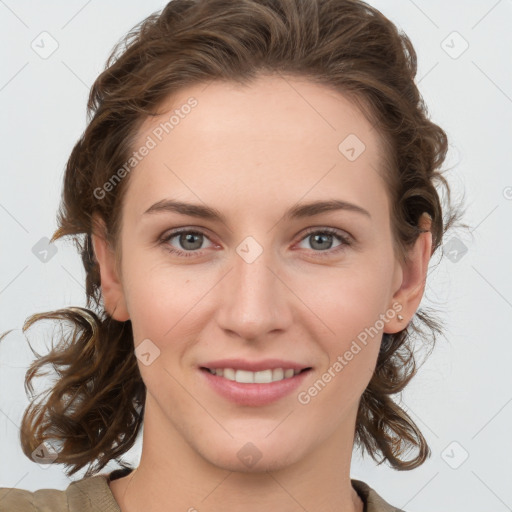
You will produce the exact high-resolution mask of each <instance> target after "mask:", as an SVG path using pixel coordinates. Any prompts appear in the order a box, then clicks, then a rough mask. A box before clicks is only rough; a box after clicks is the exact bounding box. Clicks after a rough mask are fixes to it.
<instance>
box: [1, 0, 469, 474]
mask: <svg viewBox="0 0 512 512" xmlns="http://www.w3.org/2000/svg"><path fill="white" fill-rule="evenodd" d="M416 72H417V56H416V53H415V50H414V48H413V45H412V43H411V41H410V40H409V38H408V37H407V35H406V34H404V33H403V32H401V31H399V30H398V29H397V27H396V26H395V25H394V24H393V23H392V22H391V21H390V20H389V19H387V18H386V17H385V16H384V15H383V14H382V13H381V12H379V11H378V10H377V9H375V8H373V7H372V6H370V5H368V4H366V3H365V2H363V1H359V0H308V1H301V0H236V1H232V0H173V1H171V2H170V3H168V4H167V5H166V6H165V7H164V8H163V9H162V10H161V12H157V13H154V14H152V15H150V16H149V17H148V18H146V19H145V20H143V21H142V22H141V23H140V24H138V25H137V26H136V27H134V28H133V29H132V30H131V31H130V32H129V33H128V34H127V35H126V36H125V37H124V38H123V39H122V40H121V41H120V42H119V43H118V44H117V45H116V46H115V47H114V49H113V50H112V53H111V55H110V56H109V58H108V60H107V63H106V66H105V69H104V71H103V72H102V73H101V74H100V75H99V77H98V78H97V80H96V81H95V82H94V84H93V86H92V89H91V91H90V96H89V99H88V105H87V109H88V110H87V111H88V124H87V127H86V129H85V131H84V133H83V134H82V136H81V137H80V139H79V140H78V142H77V143H76V145H75V146H74V148H73V150H72V152H71V155H70V157H69V160H68V162H67V165H66V171H65V176H64V184H63V195H62V202H61V205H60V209H59V212H58V215H57V221H58V229H57V230H56V231H55V233H54V235H53V237H52V242H54V241H55V240H57V239H59V238H62V237H72V239H73V241H74V242H75V244H76V246H77V249H78V251H79V252H80V254H81V258H82V262H83V265H84V268H85V274H86V295H87V304H86V307H85V308H82V307H68V308H64V309H59V310H56V311H51V312H45V313H40V314H34V315H32V316H30V317H29V318H28V319H27V320H26V322H25V324H24V326H23V332H25V331H26V330H27V329H28V328H29V327H30V326H31V325H33V324H34V322H38V321H40V320H43V319H46V320H55V321H58V322H61V323H64V324H65V326H66V329H62V331H61V336H60V337H59V340H58V341H59V343H58V344H57V345H56V346H54V347H52V350H51V351H50V352H49V353H48V354H47V355H45V356H41V355H40V354H37V356H38V358H37V359H36V360H34V362H33V363H32V364H31V366H30V367H29V369H28V371H27V373H26V377H25V389H26V391H27V390H28V391H30V392H31V393H32V394H33V387H32V385H31V381H32V379H33V378H34V377H35V376H36V375H38V374H40V370H41V369H42V368H43V367H44V366H45V365H51V366H52V367H53V368H54V370H55V371H56V372H57V374H58V377H59V379H58V380H57V381H56V382H55V383H54V384H52V387H51V389H50V390H49V393H48V395H49V396H48V397H47V398H46V399H45V400H43V401H42V403H40V404H39V403H36V402H35V400H34V401H33V402H32V403H31V404H30V405H29V407H27V410H26V411H25V413H24V416H23V419H22V424H21V428H20V440H21V445H22V449H23V452H24V453H25V454H26V455H27V456H28V457H30V458H32V456H31V454H32V452H33V451H34V450H35V449H36V448H37V447H38V446H39V445H40V444H41V443H43V442H45V441H53V442H54V443H50V445H51V446H53V445H54V444H55V441H56V442H57V444H58V445H59V448H60V449H59V451H58V458H57V459H56V460H55V462H56V463H61V464H65V465H66V468H68V469H67V474H68V476H70V475H72V474H74V473H75V472H76V471H78V470H79V469H81V468H82V467H84V466H85V465H87V464H89V468H88V470H87V473H86V475H85V476H90V475H92V474H94V473H97V472H98V471H100V470H101V469H102V468H103V467H104V466H105V465H106V464H107V463H108V462H109V461H110V460H112V459H115V460H116V461H117V462H118V463H119V464H121V465H122V466H123V467H130V466H129V465H126V464H125V463H124V462H123V461H122V459H121V456H122V455H123V453H125V452H126V451H128V450H129V449H130V448H131V447H132V445H133V444H134V442H135V440H136V438H137V435H138V432H139V429H140V427H141V423H142V421H143V416H144V406H145V398H146V388H145V385H144V383H143V381H142V378H141V375H140V372H139V369H138V365H137V360H136V356H135V353H134V341H133V335H132V326H131V321H130V320H127V321H126V322H119V321H116V320H114V319H113V318H112V317H111V316H110V315H109V314H108V313H107V312H106V311H105V309H104V305H103V302H102V296H101V288H100V274H99V268H98V263H97V261H96V259H95V256H94V253H93V248H92V244H91V233H92V231H93V213H97V214H99V216H100V217H101V219H102V220H103V221H104V223H105V227H106V232H105V233H104V235H105V236H106V238H107V240H108V241H109V243H110V244H111V245H112V247H113V248H116V247H117V245H116V244H117V241H118V235H119V226H120V220H121V219H120V212H121V206H122V201H123V196H124V193H125V190H126V187H127V185H128V183H129V177H125V178H123V179H122V180H121V181H120V182H119V183H118V184H117V185H116V186H115V188H114V189H113V190H112V191H110V192H108V193H106V194H104V197H101V199H100V198H98V197H96V196H97V195H98V194H95V193H94V191H95V190H97V189H99V188H102V187H103V186H104V184H105V183H106V182H107V181H109V179H111V177H112V176H113V174H114V173H115V171H116V170H118V169H119V168H121V167H122V166H123V164H125V162H127V161H128V160H129V158H130V156H131V155H132V152H133V150H134V148H133V142H134V140H135V136H136V135H137V131H138V129H139V127H140V125H141V123H142V122H143V121H144V120H145V119H146V118H147V116H154V115H157V114H158V113H159V112H158V108H159V107H160V106H161V105H162V104H163V102H164V101H165V100H166V99H167V98H169V97H170V95H172V94H173V93H175V92H176V91H178V90H180V89H182V88H186V87H187V86H190V85H195V84H198V83H207V82H210V81H213V80H222V81H230V82H237V83H241V84H250V83H251V82H252V81H253V80H254V79H256V78H258V77H259V76H262V75H272V74H274V75H275V74H279V75H280V76H291V77H293V76H295V77H299V78H306V79H308V80H311V81H313V82H315V83H317V84H322V85H324V86H326V87H329V88H331V89H334V90H336V91H338V92H339V93H341V94H343V95H345V96H346V97H348V98H350V99H351V100H352V101H353V102H355V103H356V104H357V105H358V106H359V108H360V109H361V111H362V112H363V113H364V115H365V116H366V117H367V119H368V120H370V121H371V122H372V124H373V125H374V126H375V127H376V128H377V129H378V131H379V133H380V134H381V136H382V140H383V142H384V143H385V147H386V153H387V155H386V157H387V160H386V169H385V171H386V172H385V178H386V183H387V189H388V193H389V197H390V198H391V204H392V210H391V222H392V230H393V237H394V243H395V249H396V251H397V255H399V256H400V257H401V258H402V260H405V259H406V257H407V249H408V248H410V247H411V245H412V244H413V243H414V242H415V241H416V239H417V237H418V235H419V234H420V233H421V232H422V229H420V228H419V219H420V216H421V214H422V213H423V212H427V213H428V214H429V215H430V217H431V228H430V230H431V232H432V239H433V250H432V253H434V252H435V251H436V249H437V248H438V247H439V246H440V244H441V242H442V239H443V236H444V235H445V232H446V230H447V229H449V228H450V227H451V226H452V225H453V224H454V223H455V221H456V220H458V217H459V215H460V214H459V213H458V210H457V209H456V208H454V206H453V204H452V202H451V199H450V188H449V186H448V183H447V181H446V179H445V178H444V176H443V174H444V171H442V170H441V165H442V164H443V162H444V160H445V156H446V153H447V149H448V141H447V136H446V134H445V132H444V131H443V130H442V129H441V128H440V127H439V126H437V125H436V124H434V123H433V122H431V121H430V120H429V116H428V111H427V108H426V106H425V104H424V102H423V99H422V97H421V95H420V93H419V90H418V87H417V85H416V83H415V81H414V78H415V76H416ZM438 187H443V189H444V190H445V191H446V196H445V198H444V199H445V201H444V202H445V203H446V204H444V205H443V207H442V204H441V203H442V201H441V199H440V195H439V194H438ZM116 251H117V250H116ZM116 253H117V254H119V253H118V251H117V252H116ZM441 326H442V322H440V321H439V320H438V319H435V318H434V317H433V316H432V313H429V312H427V311H425V310H422V309H418V311H417V312H416V315H415V317H414V318H413V319H412V320H411V323H410V324H409V325H408V326H407V327H405V328H404V329H403V330H402V331H400V332H398V333H396V334H384V336H383V339H382V343H381V348H380V352H379V355H378V360H377V364H376V368H375V371H374V374H373V376H372V378H371V381H370V382H369V385H368V387H367V388H366V390H365V391H364V393H363V395H362V397H361V400H360V404H359V410H358V414H357V423H356V432H355V443H356V444H358V445H359V446H360V448H361V450H362V452H364V450H365V449H366V451H367V452H368V453H369V454H370V455H371V456H372V457H373V459H374V460H375V461H377V462H378V464H381V463H382V462H384V461H385V460H387V461H388V462H389V464H390V465H391V466H392V467H393V468H395V469H397V470H409V469H413V468H415V467H417V466H419V465H421V464H422V463H423V462H424V461H425V460H426V458H427V457H428V456H429V455H430V449H429V447H428V444H427V442H426V440H425V438H424V437H423V435H422V434H421V432H420V430H419V428H418V427H417V426H416V424H415V423H414V421H413V420H412V419H411V417H410V416H409V415H408V414H407V413H406V411H405V410H404V409H402V408H401V407H400V406H399V405H398V404H397V403H395V401H394V400H393V399H392V396H393V395H395V394H396V393H399V392H401V391H402V390H403V389H404V387H405V386H406V385H407V383H408V382H409V381H410V379H411V378H412V377H413V376H414V375H415V374H416V372H417V369H418V366H417V364H416V363H417V362H416V359H415V355H414V354H415V350H414V341H415V340H419V341H420V343H421V345H422V346H427V345H429V346H430V347H431V349H432V348H433V346H434V342H435V340H436V335H437V334H440V333H441V332H442V330H441ZM4 336H5V334H4ZM410 449H416V450H417V455H416V456H415V457H414V458H412V459H410V460H405V459H403V458H402V456H403V455H404V454H405V453H406V452H407V451H409V450H410ZM379 453H380V454H381V455H382V458H381V459H380V460H379ZM94 462H95V463H96V466H95V467H94V466H93V463H94Z"/></svg>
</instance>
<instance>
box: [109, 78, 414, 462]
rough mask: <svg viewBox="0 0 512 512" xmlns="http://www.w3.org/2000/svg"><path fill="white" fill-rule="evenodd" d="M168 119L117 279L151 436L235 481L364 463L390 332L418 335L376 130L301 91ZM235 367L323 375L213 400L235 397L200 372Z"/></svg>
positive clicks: (206, 102)
mask: <svg viewBox="0 0 512 512" xmlns="http://www.w3.org/2000/svg"><path fill="white" fill-rule="evenodd" d="M191 98H193V99H191ZM168 109H169V111H168V112H166V113H165V114H162V115H160V116H159V117H154V118H148V119H147V120H146V121H145V123H144V125H143V126H142V129H141V130H140V132H139V136H138V140H137V142H136V144H135V147H134V151H136V152H137V155H135V156H134V158H136V160H137V162H136V164H135V165H134V162H135V160H134V161H132V163H131V164H130V165H132V166H133V169H132V170H131V172H130V176H129V180H130V182H129V187H128V189H127V193H126V196H125V199H124V206H123V213H122V229H121V251H122V264H121V268H120V275H119V280H120V284H119V288H118V290H117V292H118V295H117V296H116V295H115V294H116V288H115V285H112V286H110V285H109V286H107V285H106V280H107V277H105V275H102V280H103V281H102V288H103V292H104V294H105V295H106V296H107V297H106V301H107V300H108V302H109V303H113V302H116V303H117V305H118V309H117V310H116V313H115V315H114V316H115V317H116V318H118V319H121V320H125V319H126V318H130V319H131V322H132V327H133V332H134V342H135V347H136V348H137V351H136V352H137V355H138V358H139V359H138V364H139V368H140V372H141V375H142V378H143V380H144V383H145V385H146V387H147V393H148V395H147V402H146V411H145V414H146V416H145V425H146V427H147V428H151V429H152V430H151V431H152V433H153V434H152V435H153V436H155V437H157V438H158V446H159V450H162V453H165V452H166V450H167V448H169V449H171V448H172V447H173V446H176V445H177V444H178V443H181V445H182V446H183V442H185V443H186V446H188V447H189V448H191V449H192V450H194V452H196V453H198V454H200V455H201V456H202V457H203V459H205V460H207V461H209V462H211V463H213V464H215V465H217V466H222V467H225V468H230V469H232V470H236V471H250V468H251V467H252V466H251V464H254V461H255V460H256V461H257V459H260V457H261V459H260V460H259V461H257V464H256V465H255V466H254V467H257V468H258V469H260V468H262V467H265V468H267V469H275V468H277V467H280V466H281V465H289V464H292V463H294V462H296V461H298V460H299V459H301V458H303V457H305V456H306V455H313V454H314V453H315V451H316V450H319V449H320V447H321V446H323V447H325V446H337V447H340V446H342V445H343V446H348V445H350V447H351V445H352V441H353V437H352V436H353V433H354V428H355V419H356V412H357V408H358V403H359V400H360V397H361V395H362V393H363V391H364V389H365V388H366V386H367V384H368V382H369V380H370V378H371V376H372V373H373V370H374V367H375V364H376V359H377V355H378V351H379V346H380V343H381V338H382V333H383V332H396V331H398V330H400V329H402V328H403V327H404V323H406V322H407V319H406V320H405V322H402V323H399V322H398V320H397V318H396V316H397V313H398V311H399V310H400V309H401V308H402V306H401V305H400V304H399V302H400V298H401V296H400V293H402V291H403V290H402V291H400V289H401V286H402V285H403V284H404V283H403V277H404V271H403V268H401V265H400V264H399V263H398V262H397V260H395V257H394V252H393V240H392V235H391V226H390V205H389V203H388V196H387V193H386V189H385V185H384V181H383V179H382V176H381V175H380V173H382V172H383V161H384V155H383V150H382V147H381V146H380V141H379V139H378V133H377V131H376V130H375V129H374V127H373V126H372V125H371V124H370V123H369V122H368V121H367V120H366V119H365V117H363V115H362V114H361V113H360V112H359V110H358V109H357V108H356V107H354V106H353V105H352V104H351V103H350V102H349V101H348V100H347V99H345V98H344V97H343V96H341V95H339V94H336V93H335V92H333V91H331V90H329V89H327V88H324V87H322V86H320V85H315V84H312V83H309V82H306V81H299V80H297V79H294V78H287V79H283V78H276V77H272V78H271V77H265V78H260V79H259V80H258V81H257V82H254V83H253V84H252V85H251V86H250V87H246V88H243V87H241V86H237V85H234V84H227V83H220V82H212V83H210V84H209V85H208V86H206V85H205V84H202V85H198V86H194V87H189V88H187V89H186V90H183V91H181V92H180V94H177V95H176V96H175V97H174V98H173V101H172V103H171V102H169V104H168ZM173 113H174V114H173ZM171 115H174V117H172V118H171ZM170 119H171V120H170ZM166 123H167V124H166ZM143 147H145V148H146V149H145V150H144V149H142V148H143ZM125 179H128V178H125ZM338 201H339V202H343V203H346V204H347V207H345V208H336V209H331V208H322V207H318V208H316V207H309V208H306V207H305V205H309V204H310V203H311V204H312V203H316V202H322V203H323V202H332V203H333V202H338ZM166 202H168V203H167V207H165V204H166ZM171 202H179V203H183V204H189V205H194V207H192V206H191V207H189V208H188V211H185V210H186V208H185V207H182V208H181V212H180V211H178V210H179V208H177V207H173V206H172V204H171ZM155 205H160V207H157V206H155ZM212 212H215V213H216V214H218V216H219V217H221V219H220V218H217V217H215V216H214V215H212ZM199 213H201V214H200V215H199ZM176 230H180V231H183V232H184V234H182V235H180V234H179V233H176V232H175V231H176ZM187 233H188V234H187ZM106 303H107V302H106ZM402 303H403V301H402ZM123 311H124V313H123ZM413 312H414V311H411V316H412V313H413ZM402 314H403V315H405V314H406V312H405V310H402ZM123 315H124V316H123ZM231 358H232V359H238V360H245V361H246V362H261V361H263V360H267V359H280V360H285V361H287V363H285V364H283V366H290V364H291V363H294V364H296V365H297V367H299V368H307V367H309V368H311V370H309V371H307V372H305V373H304V374H301V375H300V376H299V377H293V378H292V380H293V385H292V386H291V388H292V389H288V391H287V392H286V393H284V394H282V395H279V392H281V391H282V389H283V383H282V382H281V383H280V384H279V383H276V384H263V383H262V384H260V385H259V386H260V389H259V391H258V392H257V393H255V394H251V393H250V392H248V393H246V394H245V395H244V393H243V389H242V386H253V387H254V386H255V385H254V384H253V385H251V384H238V387H239V388H240V389H242V393H241V394H240V393H239V394H238V395H236V396H237V397H238V398H236V399H235V398H233V396H234V395H231V397H228V396H226V395H225V394H222V393H221V392H219V391H218V390H217V388H216V387H215V386H214V385H212V384H213V383H214V382H217V383H219V382H220V383H222V382H224V384H226V389H227V390H228V391H227V393H228V394H229V393H236V391H233V388H234V387H235V386H236V384H233V383H232V381H228V379H226V377H221V376H213V375H207V373H206V370H204V369H201V367H206V366H208V363H211V362H212V361H215V360H220V359H231ZM265 364H267V366H272V365H271V364H270V363H264V364H263V366H265ZM278 366H279V364H278ZM228 374H229V372H228ZM268 374H269V373H268V372H265V373H264V374H259V376H262V377H265V376H266V375H268ZM238 375H239V377H243V376H244V375H246V374H244V373H243V372H240V373H239V374H238ZM247 375H249V374H247ZM272 375H274V374H273V373H272ZM277 376H279V371H278V372H277ZM283 382H285V383H286V384H287V385H289V384H290V382H287V381H283ZM315 383H316V387H315ZM265 386H268V387H267V388H265ZM270 387H272V388H275V389H277V391H275V392H276V393H278V394H277V395H276V394H272V393H269V391H268V390H270ZM245 389H247V388H245ZM266 394H268V397H267V399H262V396H264V395H266ZM149 426H150V427H149ZM249 443H252V444H249ZM326 443H327V444H326ZM322 449H323V448H322ZM251 457H252V458H251ZM249 461H252V462H249Z"/></svg>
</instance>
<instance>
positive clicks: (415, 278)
mask: <svg viewBox="0 0 512 512" xmlns="http://www.w3.org/2000/svg"><path fill="white" fill-rule="evenodd" d="M419 227H420V228H421V229H422V233H420V234H419V235H418V238H417V239H416V242H415V243H414V246H413V247H412V248H411V250H410V251H409V252H408V254H407V260H406V261H405V262H404V263H402V264H401V273H402V279H401V285H400V287H399V289H398V290H397V291H396V292H395V294H394V295H393V299H392V302H393V303H399V304H400V305H401V309H400V315H401V317H402V320H401V321H400V319H399V315H397V317H396V318H395V320H394V321H392V322H389V324H388V325H387V327H386V329H384V332H387V333H395V332H398V331H401V330H402V329H404V328H405V326H406V325H407V324H408V323H409V322H410V320H411V318H412V317H413V316H414V313H416V311H417V309H418V307H419V305H420V302H421V299H422V298H423V293H424V291H425V284H426V279H427V271H428V264H429V261H430V257H431V255H432V233H431V232H430V228H431V217H430V216H429V215H428V214H427V213H423V214H422V216H421V217H420V222H419Z"/></svg>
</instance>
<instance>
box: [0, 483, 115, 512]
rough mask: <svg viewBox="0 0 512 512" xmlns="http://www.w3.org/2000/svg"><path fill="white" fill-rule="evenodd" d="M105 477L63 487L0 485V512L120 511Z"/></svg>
mask: <svg viewBox="0 0 512 512" xmlns="http://www.w3.org/2000/svg"><path fill="white" fill-rule="evenodd" d="M108 478H109V475H108V474H100V475H95V476H90V477H86V478H82V479H81V480H76V481H74V482H71V483H70V484H69V486H68V487H67V489H65V490H58V489H39V490H37V491H28V490H25V489H16V488H7V487H0V512H96V511H98V510H101V511H102V512H120V509H119V507H118V505H117V502H116V501H115V499H114V496H113V495H112V493H111V491H110V487H109V485H108Z"/></svg>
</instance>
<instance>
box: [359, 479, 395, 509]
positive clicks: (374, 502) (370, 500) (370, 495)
mask: <svg viewBox="0 0 512 512" xmlns="http://www.w3.org/2000/svg"><path fill="white" fill-rule="evenodd" d="M351 481H352V487H353V488H354V489H355V490H356V491H357V494H359V496H360V497H361V499H362V500H363V502H364V504H365V505H364V512H405V511H404V510H402V509H400V508H397V507H394V506H393V505H391V504H390V503H388V502H387V501H385V500H384V498H382V496H380V495H379V494H377V491H375V490H374V489H372V488H371V487H370V486H369V485H368V484H367V483H365V482H363V481H361V480H354V479H351Z"/></svg>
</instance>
